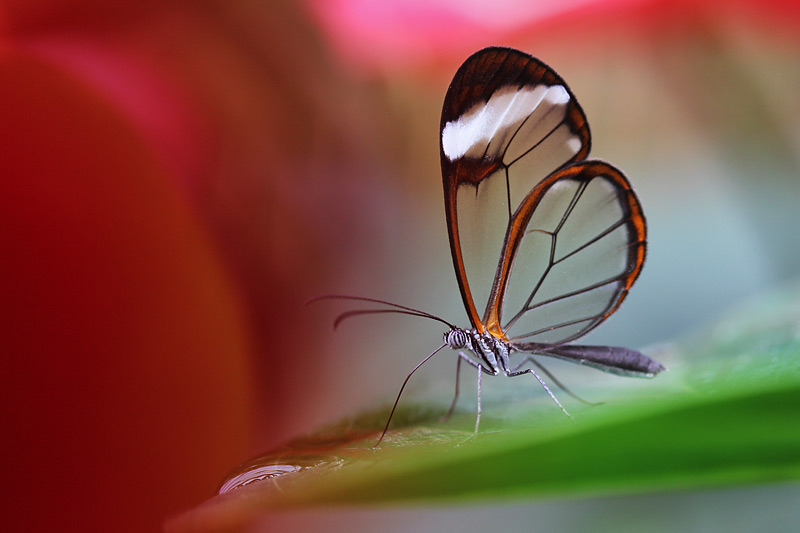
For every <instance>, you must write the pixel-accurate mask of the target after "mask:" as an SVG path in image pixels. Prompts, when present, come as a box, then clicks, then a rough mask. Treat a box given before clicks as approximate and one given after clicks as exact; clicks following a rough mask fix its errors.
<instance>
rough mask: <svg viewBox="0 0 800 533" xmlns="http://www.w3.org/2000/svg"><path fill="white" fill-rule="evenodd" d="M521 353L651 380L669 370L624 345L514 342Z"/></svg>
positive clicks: (514, 346)
mask: <svg viewBox="0 0 800 533" xmlns="http://www.w3.org/2000/svg"><path fill="white" fill-rule="evenodd" d="M512 346H513V348H514V349H515V350H517V351H520V352H528V353H535V354H539V355H546V356H549V357H557V358H558V359H563V360H565V361H570V362H572V363H578V364H581V365H585V366H590V367H592V368H596V369H598V370H602V371H604V372H609V373H611V374H617V375H619V376H632V377H640V378H652V377H654V376H655V375H656V374H658V373H659V372H661V371H662V370H666V367H665V366H664V365H662V364H661V363H659V362H658V361H656V360H654V359H650V358H649V357H647V356H646V355H645V354H643V353H642V352H638V351H636V350H631V349H630V348H623V347H621V346H576V345H572V344H563V345H557V344H540V343H534V342H530V343H514V344H513V345H512Z"/></svg>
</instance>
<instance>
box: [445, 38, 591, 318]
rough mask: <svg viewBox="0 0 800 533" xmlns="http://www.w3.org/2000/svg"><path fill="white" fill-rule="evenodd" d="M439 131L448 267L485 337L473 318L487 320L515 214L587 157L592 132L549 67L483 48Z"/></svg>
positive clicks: (462, 72) (451, 97)
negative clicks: (555, 175) (537, 189)
mask: <svg viewBox="0 0 800 533" xmlns="http://www.w3.org/2000/svg"><path fill="white" fill-rule="evenodd" d="M440 131H441V136H440V155H441V161H442V176H443V182H444V194H445V213H446V216H447V224H448V231H449V234H450V249H451V253H452V256H453V264H454V267H455V271H456V277H457V278H458V283H459V288H460V290H461V295H462V298H463V300H464V306H465V308H466V309H467V312H468V314H469V317H470V321H471V322H472V324H473V326H474V327H476V328H478V329H481V330H483V329H484V324H483V323H482V322H483V318H482V315H481V314H479V312H478V310H479V309H480V310H484V309H486V310H487V311H486V312H488V308H489V299H490V294H491V290H492V285H493V281H494V275H495V273H496V269H497V260H498V257H500V256H501V254H502V252H503V243H504V240H503V239H504V236H505V235H506V233H507V231H508V229H509V227H510V224H511V220H512V215H513V213H515V212H516V211H517V210H518V208H519V206H520V205H521V203H522V202H523V200H524V199H525V198H526V196H527V194H528V193H529V191H530V190H531V189H532V188H533V187H534V186H535V185H536V184H537V183H538V182H539V181H540V180H542V179H543V178H544V177H545V176H548V175H549V174H551V173H552V172H553V171H554V170H556V169H558V168H560V167H562V166H564V165H566V164H569V163H571V162H574V161H577V160H580V159H584V158H585V157H586V156H587V155H588V153H589V147H590V136H589V129H588V125H587V123H586V118H585V116H584V114H583V111H582V110H581V108H580V106H579V105H578V103H577V101H576V100H575V97H574V96H573V94H572V92H571V91H570V89H569V88H568V87H567V84H566V83H565V82H564V80H563V79H561V77H560V76H558V74H556V73H555V72H554V71H553V70H552V69H551V68H550V67H548V66H547V65H545V64H544V63H542V62H541V61H539V60H537V59H535V58H533V57H531V56H529V55H527V54H525V53H523V52H519V51H517V50H512V49H508V48H486V49H484V50H481V51H479V52H477V53H475V54H474V55H473V56H471V57H470V58H469V59H467V61H466V62H464V64H463V65H462V66H461V68H460V69H459V70H458V72H457V73H456V75H455V77H454V79H453V81H452V83H451V84H450V88H449V89H448V91H447V95H446V97H445V101H444V108H443V110H442V120H441V130H440ZM485 314H486V313H484V315H485Z"/></svg>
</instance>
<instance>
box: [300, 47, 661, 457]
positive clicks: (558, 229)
mask: <svg viewBox="0 0 800 533" xmlns="http://www.w3.org/2000/svg"><path fill="white" fill-rule="evenodd" d="M439 139H440V145H439V146H440V150H439V151H440V156H441V165H442V178H443V184H444V204H445V217H446V220H447V229H448V233H449V235H450V252H451V254H452V257H453V266H454V268H455V273H456V279H457V280H458V286H459V289H460V291H461V298H462V300H463V302H464V308H465V310H466V312H467V315H468V316H469V320H470V324H471V327H470V328H459V327H457V326H455V325H453V324H451V323H449V322H447V321H446V320H444V319H442V318H440V317H437V316H434V315H432V314H430V313H427V312H425V311H420V310H418V309H414V308H411V307H405V306H402V305H397V304H394V303H391V302H386V301H383V300H376V299H372V298H361V297H354V296H343V295H324V296H319V297H317V298H313V299H312V300H311V301H316V300H321V299H346V300H354V301H360V302H370V303H374V304H379V305H380V307H379V308H373V309H356V310H352V311H347V312H344V313H342V314H340V315H339V316H338V317H337V319H336V321H335V322H334V327H336V326H338V324H339V323H340V322H341V321H342V320H344V319H346V318H350V317H353V316H357V315H364V314H376V313H402V314H407V315H412V316H419V317H424V318H429V319H432V320H437V321H439V322H442V323H443V324H445V325H447V326H448V327H449V330H448V331H447V332H446V333H445V334H444V343H443V344H442V345H441V346H440V347H439V348H437V349H436V350H435V351H434V352H433V353H431V354H430V355H429V356H427V357H426V358H425V359H423V360H422V361H421V362H420V363H419V364H418V365H417V366H416V367H414V369H413V370H412V371H411V373H409V374H408V376H407V377H406V379H405V381H404V382H403V385H402V387H401V388H400V392H399V393H398V395H397V399H396V400H395V403H394V407H393V408H392V411H391V413H390V414H389V420H388V421H387V422H386V427H385V428H384V430H383V433H382V434H381V437H380V439H379V440H378V443H377V444H376V446H377V445H378V444H380V443H381V441H382V440H383V438H384V436H385V435H386V431H387V430H388V428H389V423H390V422H391V420H392V416H393V415H394V412H395V409H396V408H397V404H398V402H399V400H400V396H401V395H402V393H403V390H404V389H405V386H406V384H407V383H408V380H409V379H410V378H411V376H412V375H413V374H414V372H416V370H417V369H418V368H420V367H421V366H422V365H423V364H424V363H425V362H426V361H428V360H429V359H430V358H431V357H433V356H434V355H435V354H436V353H438V352H439V351H440V350H441V349H443V348H444V347H446V346H449V347H450V348H452V349H453V350H460V351H459V353H458V362H457V366H456V391H455V396H454V398H453V402H452V404H451V406H450V409H449V411H448V413H447V415H445V418H447V417H449V416H450V414H451V413H452V412H453V409H454V408H455V405H456V401H457V400H458V379H459V373H460V370H461V363H462V362H464V363H466V364H469V365H470V366H472V367H474V368H475V369H476V370H477V375H478V412H477V419H476V421H475V432H476V433H477V431H478V427H479V425H480V415H481V403H480V402H481V399H480V398H481V397H480V390H481V376H482V374H489V375H493V376H496V375H498V374H504V375H506V376H508V377H513V376H520V375H523V374H532V375H533V376H534V377H535V378H536V379H537V380H538V381H539V383H540V384H541V385H542V387H544V389H545V391H546V392H547V394H548V395H549V396H550V398H552V399H553V401H554V402H555V403H556V404H557V405H558V407H559V408H560V409H561V410H562V411H563V412H564V413H565V414H567V416H569V413H567V411H566V409H564V407H563V406H562V405H561V403H559V401H558V400H557V399H556V397H555V396H554V395H553V393H552V392H551V391H550V388H549V387H548V386H547V384H546V383H545V382H544V380H543V379H542V378H541V376H539V374H537V373H536V371H535V369H538V370H540V371H541V372H542V373H543V374H544V375H545V376H547V377H548V378H549V379H550V380H551V381H552V382H553V383H555V384H556V385H558V386H559V387H560V388H561V389H563V390H564V391H565V392H567V393H568V394H570V395H572V396H574V395H573V394H572V393H571V392H570V391H569V390H567V389H566V388H565V387H564V386H563V385H562V384H561V383H560V382H559V381H558V380H557V379H556V378H555V377H553V375H552V374H550V372H548V371H547V370H546V369H545V368H544V367H543V366H542V365H541V364H540V363H539V362H538V361H537V360H536V359H534V358H533V355H541V356H548V357H555V358H559V359H564V360H567V361H571V362H574V363H579V364H582V365H587V366H591V367H594V368H597V369H600V370H604V371H606V372H611V373H614V374H621V375H625V376H639V377H653V376H654V375H656V374H657V373H659V372H660V371H662V370H663V369H664V367H663V366H662V365H661V364H660V363H658V362H657V361H654V360H653V359H650V358H649V357H647V356H646V355H644V354H642V353H640V352H638V351H636V350H631V349H628V348H623V347H617V346H584V345H574V344H571V343H572V342H573V341H575V340H576V339H578V338H580V337H582V336H584V335H586V334H587V333H588V332H590V331H591V330H593V329H594V328H596V327H597V326H598V325H599V324H600V323H601V322H603V321H604V320H605V319H606V318H608V317H609V316H610V315H611V314H612V313H614V311H616V310H617V309H618V308H619V306H620V304H622V301H623V300H624V299H625V297H626V296H627V294H628V291H629V290H630V288H631V286H632V285H633V283H634V281H636V278H637V277H638V276H639V273H640V272H641V270H642V265H643V264H644V258H645V250H646V247H647V241H646V231H647V230H646V224H645V219H644V215H643V213H642V207H641V204H640V203H639V199H638V198H637V197H636V194H635V193H634V192H633V189H632V188H631V185H630V183H629V182H628V180H627V178H626V177H625V175H624V174H623V173H622V172H621V171H620V170H619V169H617V168H615V167H613V166H611V165H609V164H608V163H605V162H603V161H599V160H596V159H587V156H588V154H589V149H590V145H591V137H590V135H589V125H588V123H587V121H586V116H585V115H584V113H583V110H582V109H581V107H580V105H579V104H578V102H577V100H576V99H575V96H574V95H573V94H572V91H571V90H570V89H569V87H568V86H567V84H566V83H565V82H564V80H563V79H562V78H561V77H560V76H559V75H558V74H556V72H555V71H554V70H553V69H551V68H550V67H548V66H547V65H545V64H544V63H542V62H541V61H539V60H538V59H536V58H534V57H532V56H530V55H528V54H526V53H524V52H520V51H518V50H513V49H510V48H500V47H491V48H485V49H483V50H480V51H478V52H476V53H475V54H473V55H472V56H471V57H470V58H468V59H467V60H466V61H465V62H464V64H463V65H461V67H460V68H459V69H458V71H457V72H456V75H455V77H454V78H453V81H452V82H451V83H450V87H449V89H448V90H447V94H446V96H445V99H444V106H443V109H442V118H441V123H440V137H439ZM479 310H483V312H482V313H481V312H479ZM515 353H517V354H521V355H522V357H521V360H518V361H514V362H512V354H515Z"/></svg>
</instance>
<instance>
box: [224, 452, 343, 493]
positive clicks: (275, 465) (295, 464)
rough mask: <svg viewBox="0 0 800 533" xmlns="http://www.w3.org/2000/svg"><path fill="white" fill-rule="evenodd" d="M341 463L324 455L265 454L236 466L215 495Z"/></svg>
mask: <svg viewBox="0 0 800 533" xmlns="http://www.w3.org/2000/svg"><path fill="white" fill-rule="evenodd" d="M340 462H341V461H340V460H339V459H336V458H335V457H328V456H325V455H292V454H267V455H262V456H259V457H256V458H255V459H252V460H250V461H247V462H246V463H242V464H241V465H239V466H237V467H236V468H235V469H234V470H233V471H232V472H231V473H230V474H228V476H227V477H226V478H225V480H224V481H223V482H222V484H221V485H220V487H219V490H217V494H224V493H226V492H230V491H232V490H234V489H238V488H241V487H244V486H246V485H250V484H252V483H257V482H260V481H265V480H273V479H276V478H279V477H283V476H287V475H290V474H296V473H297V472H300V471H303V470H308V469H310V468H315V467H317V466H320V465H323V464H326V465H331V464H338V463H340Z"/></svg>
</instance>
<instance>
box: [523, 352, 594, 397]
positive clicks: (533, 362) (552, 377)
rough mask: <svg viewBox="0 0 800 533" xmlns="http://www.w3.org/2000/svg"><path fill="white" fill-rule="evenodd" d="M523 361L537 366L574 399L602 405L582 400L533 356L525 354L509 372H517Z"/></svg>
mask: <svg viewBox="0 0 800 533" xmlns="http://www.w3.org/2000/svg"><path fill="white" fill-rule="evenodd" d="M525 363H531V364H532V365H534V366H536V368H538V369H539V370H541V371H542V373H543V374H544V375H545V376H547V377H548V379H550V381H552V382H553V383H555V384H556V386H557V387H558V388H559V389H561V390H563V391H564V392H565V393H567V394H569V395H570V396H572V397H573V398H575V399H576V400H578V401H579V402H582V403H585V404H587V405H602V403H603V402H590V401H589V400H584V399H583V398H581V397H580V396H578V395H577V394H575V393H574V392H572V391H571V390H570V389H568V388H567V386H566V385H564V384H563V383H562V382H561V380H559V379H558V378H557V377H555V376H554V375H553V374H552V373H551V372H550V371H549V370H547V368H545V367H544V365H543V364H541V363H540V362H539V361H537V360H536V359H534V358H533V357H532V356H530V355H529V356H527V357H526V358H525V359H523V360H522V361H521V362H520V364H518V365H517V366H515V367H514V368H512V369H511V372H512V373H516V372H517V371H518V370H519V369H520V368H522V366H523V365H524V364H525Z"/></svg>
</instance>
